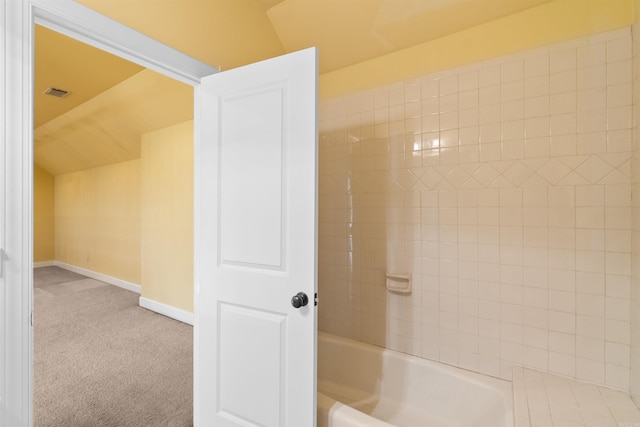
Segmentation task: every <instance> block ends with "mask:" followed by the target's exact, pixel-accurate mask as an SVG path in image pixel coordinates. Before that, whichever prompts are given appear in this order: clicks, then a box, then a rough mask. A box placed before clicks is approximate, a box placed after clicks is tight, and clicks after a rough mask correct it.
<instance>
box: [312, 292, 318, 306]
mask: <svg viewBox="0 0 640 427" xmlns="http://www.w3.org/2000/svg"><path fill="white" fill-rule="evenodd" d="M313 305H314V306H316V307H317V306H318V293H317V292H316V293H315V294H313Z"/></svg>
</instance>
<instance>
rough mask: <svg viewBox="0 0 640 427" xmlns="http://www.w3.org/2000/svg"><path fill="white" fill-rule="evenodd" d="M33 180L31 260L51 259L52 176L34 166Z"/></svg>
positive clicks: (53, 242)
mask: <svg viewBox="0 0 640 427" xmlns="http://www.w3.org/2000/svg"><path fill="white" fill-rule="evenodd" d="M33 182H34V184H33V193H34V194H33V261H34V262H42V261H53V260H54V259H55V246H54V245H55V237H54V236H55V230H54V223H55V221H54V191H53V188H54V181H53V176H51V175H50V174H48V173H47V172H46V171H45V170H43V169H41V168H39V167H38V166H35V167H34V174H33Z"/></svg>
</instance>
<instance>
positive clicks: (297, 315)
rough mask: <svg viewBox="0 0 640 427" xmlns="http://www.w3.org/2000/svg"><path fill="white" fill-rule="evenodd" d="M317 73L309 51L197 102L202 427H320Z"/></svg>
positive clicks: (229, 80) (216, 86) (229, 77)
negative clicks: (298, 301)
mask: <svg viewBox="0 0 640 427" xmlns="http://www.w3.org/2000/svg"><path fill="white" fill-rule="evenodd" d="M316 63H317V53H316V49H315V48H312V49H306V50H303V51H300V52H296V53H292V54H289V55H284V56H282V57H278V58H273V59H269V60H266V61H263V62H260V63H257V64H251V65H248V66H245V67H241V68H237V69H234V70H230V71H226V72H224V73H220V74H216V75H214V76H210V77H206V78H204V79H203V80H202V82H201V85H200V86H199V87H198V89H197V91H196V103H197V104H200V108H199V111H200V113H201V114H204V112H207V115H201V116H196V132H197V133H199V135H198V139H199V140H200V141H201V143H200V145H199V146H198V147H197V148H196V153H195V176H196V178H195V199H196V202H195V223H196V224H197V225H198V229H199V230H200V231H199V232H197V233H196V235H195V239H196V242H195V250H196V254H197V255H196V266H195V273H196V277H195V281H196V283H195V293H196V295H195V313H194V315H195V320H196V321H195V325H194V340H195V352H194V367H195V371H194V388H195V395H196V396H199V398H198V399H196V401H195V402H194V405H195V408H194V410H195V418H194V421H195V424H196V425H202V426H205V425H206V426H209V425H211V426H214V425H215V426H290V427H294V426H295V427H297V426H301V427H311V426H314V425H315V419H316V400H315V399H316V398H315V394H316V368H315V359H316V338H317V336H316V330H317V326H316V325H317V309H316V307H315V304H314V294H315V292H316V290H317V280H316V270H317V267H316V252H317V251H316V240H317V231H316V229H317V227H316V205H317V191H316V185H317V116H316V103H317V99H316V98H317V94H316V92H317V89H316V80H317V64H316ZM209 114H211V115H209ZM298 292H303V293H305V294H306V295H307V296H308V298H309V302H308V304H307V305H306V306H304V307H301V308H294V307H293V306H292V303H291V299H292V297H293V296H294V295H296V294H297V293H298Z"/></svg>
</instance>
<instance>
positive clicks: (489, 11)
mask: <svg viewBox="0 0 640 427" xmlns="http://www.w3.org/2000/svg"><path fill="white" fill-rule="evenodd" d="M261 1H262V2H263V3H264V4H265V5H266V6H269V5H270V4H272V3H276V4H275V5H273V6H272V7H271V8H270V9H268V10H267V15H268V16H269V19H270V20H271V23H272V24H273V27H274V28H275V30H276V33H277V34H278V36H279V37H280V41H281V42H282V45H283V46H284V48H285V50H286V51H287V52H293V51H296V50H300V49H303V48H306V47H310V46H317V47H318V51H319V55H320V72H328V71H333V70H336V69H339V68H343V67H347V66H349V65H353V64H356V63H358V62H362V61H365V60H368V59H372V58H376V57H378V56H382V55H385V54H388V53H391V52H395V51H397V50H400V49H405V48H408V47H411V46H415V45H417V44H420V43H424V42H427V41H430V40H433V39H436V38H438V37H442V36H445V35H447V34H452V33H455V32H458V31H461V30H464V29H466V28H470V27H473V26H476V25H480V24H483V23H485V22H489V21H492V20H495V19H498V18H501V17H504V16H507V15H510V14H513V13H516V12H520V11H523V10H526V9H529V8H532V7H535V6H539V5H541V4H544V3H549V2H550V1H551V0H517V1H514V0H284V1H280V2H270V1H268V0H261Z"/></svg>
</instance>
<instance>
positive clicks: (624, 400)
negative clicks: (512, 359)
mask: <svg viewBox="0 0 640 427" xmlns="http://www.w3.org/2000/svg"><path fill="white" fill-rule="evenodd" d="M513 398H514V399H513V401H514V412H515V418H516V427H640V410H638V408H637V407H636V405H635V404H634V403H633V401H632V400H631V397H629V395H627V394H625V393H623V392H620V391H616V390H611V389H609V388H606V387H600V386H596V385H593V384H588V383H583V382H580V381H577V380H572V379H569V378H564V377H560V376H557V375H553V374H548V373H542V372H538V371H533V370H530V369H526V368H521V367H515V368H514V369H513Z"/></svg>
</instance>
